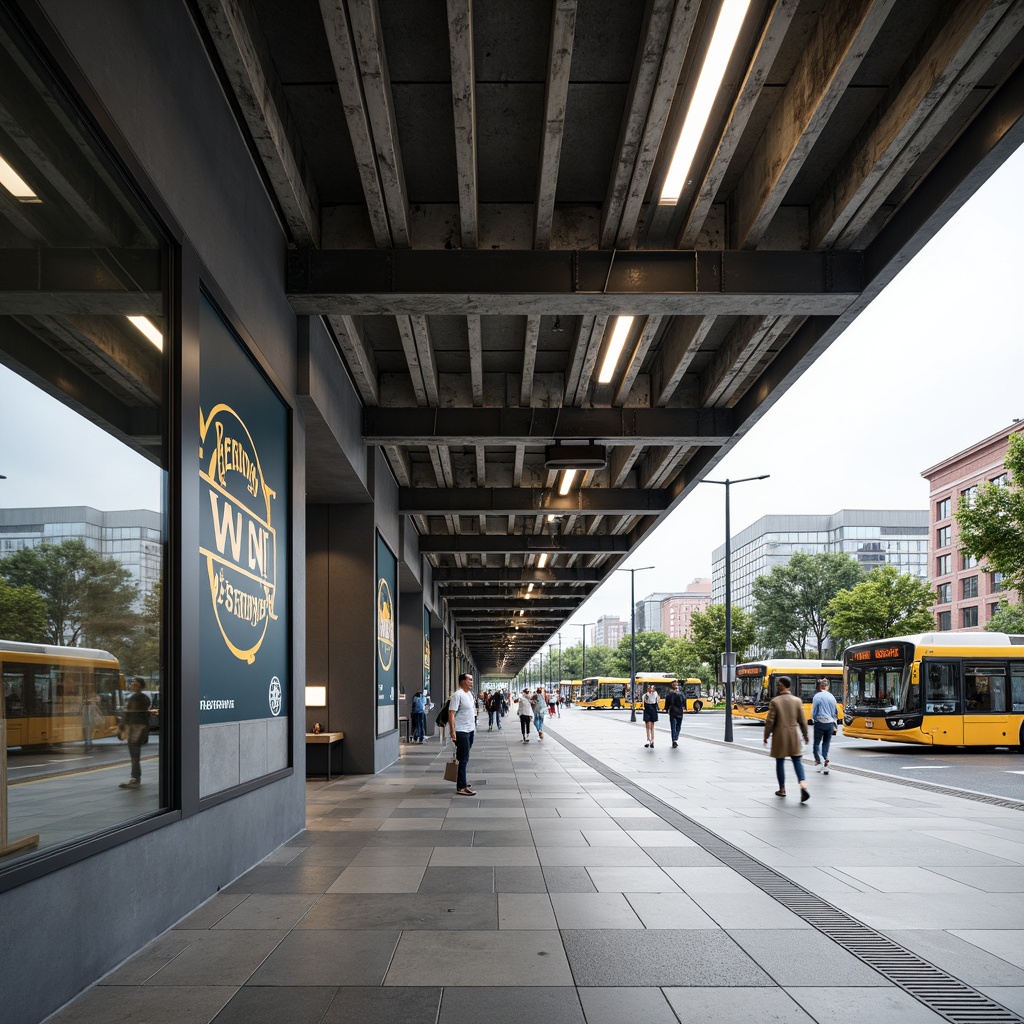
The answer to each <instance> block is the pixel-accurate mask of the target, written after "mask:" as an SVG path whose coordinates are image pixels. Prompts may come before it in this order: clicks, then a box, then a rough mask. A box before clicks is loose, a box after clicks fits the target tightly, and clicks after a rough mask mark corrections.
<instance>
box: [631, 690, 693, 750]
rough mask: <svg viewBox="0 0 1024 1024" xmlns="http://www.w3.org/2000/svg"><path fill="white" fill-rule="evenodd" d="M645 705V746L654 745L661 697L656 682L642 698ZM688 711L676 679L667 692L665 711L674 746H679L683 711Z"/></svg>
mask: <svg viewBox="0 0 1024 1024" xmlns="http://www.w3.org/2000/svg"><path fill="white" fill-rule="evenodd" d="M640 700H641V703H642V704H643V706H644V729H646V731H647V742H646V743H645V744H644V746H645V747H651V748H653V747H654V725H655V723H656V722H657V721H658V703H659V701H660V700H661V697H660V696H659V695H658V691H657V689H656V687H655V685H654V683H650V684H648V686H647V692H646V693H645V694H644V695H643V696H642V697H641V698H640ZM685 711H686V701H685V700H684V699H683V695H682V693H680V691H679V683H677V682H676V681H675V680H674V679H673V680H672V682H671V683H669V688H668V692H667V693H666V694H665V712H666V714H667V715H668V726H669V731H670V735H671V737H672V746H673V747H678V746H679V732H680V730H681V729H682V727H683V713H684V712H685Z"/></svg>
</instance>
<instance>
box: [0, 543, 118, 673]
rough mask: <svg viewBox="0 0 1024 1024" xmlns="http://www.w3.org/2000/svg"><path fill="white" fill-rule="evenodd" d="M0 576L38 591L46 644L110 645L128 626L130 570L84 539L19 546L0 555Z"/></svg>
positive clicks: (13, 583)
mask: <svg viewBox="0 0 1024 1024" xmlns="http://www.w3.org/2000/svg"><path fill="white" fill-rule="evenodd" d="M0 576H2V577H3V578H5V579H6V580H7V582H8V583H10V584H11V585H12V586H15V587H25V586H28V587H34V588H35V589H36V590H37V591H39V593H40V594H41V595H42V597H43V600H44V601H45V602H46V617H47V637H46V639H47V641H48V642H49V643H51V644H56V645H58V646H68V647H79V646H82V645H90V644H91V645H93V646H96V647H110V648H113V647H115V646H118V645H119V644H121V643H123V642H124V640H125V638H126V637H127V636H128V635H129V633H130V632H131V629H132V626H133V624H134V618H135V614H134V613H133V611H132V603H133V602H134V600H135V598H136V595H137V588H136V586H135V584H134V583H133V582H132V574H131V573H130V572H129V571H128V570H127V569H125V568H124V566H122V565H121V563H120V562H118V561H116V560H115V559H113V558H104V557H103V556H102V555H100V554H98V553H97V552H95V551H90V550H89V549H88V548H87V547H86V546H85V543H84V541H81V540H66V541H63V542H62V543H61V544H57V545H54V544H41V545H40V546H39V547H37V548H22V549H21V550H20V551H15V552H14V554H12V555H9V556H8V557H7V558H5V559H3V561H0ZM115 653H116V652H115Z"/></svg>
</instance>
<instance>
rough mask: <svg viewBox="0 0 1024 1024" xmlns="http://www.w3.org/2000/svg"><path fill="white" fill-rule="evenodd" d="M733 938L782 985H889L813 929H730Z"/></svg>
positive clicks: (869, 986)
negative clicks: (782, 931)
mask: <svg viewBox="0 0 1024 1024" xmlns="http://www.w3.org/2000/svg"><path fill="white" fill-rule="evenodd" d="M729 935H730V936H731V937H732V939H733V941H734V942H735V943H736V944H737V945H738V946H739V947H740V948H741V949H742V950H744V951H745V952H746V953H747V955H748V956H750V958H751V959H752V960H754V961H755V962H756V963H757V964H758V966H759V967H760V968H761V969H762V970H763V971H764V972H765V973H766V974H768V975H769V976H770V977H771V979H772V980H773V981H774V982H775V983H776V984H777V985H780V986H782V987H790V986H813V985H818V984H821V982H822V979H823V978H824V979H828V984H829V985H844V986H850V985H860V986H863V987H865V988H871V987H878V988H883V987H888V986H890V985H891V984H892V982H890V981H887V980H886V979H885V978H883V977H882V975H880V974H879V973H878V972H877V971H874V970H872V969H871V968H870V967H868V966H867V965H866V964H865V963H864V962H863V961H861V960H858V959H857V957H855V956H854V955H853V954H852V953H849V952H847V951H846V950H845V949H843V948H842V947H841V946H839V945H837V944H836V943H835V942H833V941H832V940H831V939H829V938H827V937H826V936H825V935H822V934H821V932H818V931H815V930H813V929H810V930H807V931H800V932H794V931H789V932H785V933H779V932H775V931H772V930H769V929H766V928H757V929H740V928H731V929H729Z"/></svg>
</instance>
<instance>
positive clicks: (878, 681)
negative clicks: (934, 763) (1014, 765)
mask: <svg viewBox="0 0 1024 1024" xmlns="http://www.w3.org/2000/svg"><path fill="white" fill-rule="evenodd" d="M843 680H844V688H845V695H846V706H845V709H844V714H843V735H844V736H855V737H858V738H866V739H873V740H892V741H894V742H897V743H927V744H932V745H934V746H954V747H961V746H962V747H1008V746H1016V747H1019V748H1021V749H1022V750H1024V636H1009V635H1007V634H1006V633H945V632H943V633H919V634H916V635H914V636H898V637H894V638H893V639H891V640H872V641H870V642H868V643H861V644H855V645H854V646H852V647H850V648H848V649H847V651H846V653H845V654H844V656H843Z"/></svg>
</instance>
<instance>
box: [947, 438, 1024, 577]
mask: <svg viewBox="0 0 1024 1024" xmlns="http://www.w3.org/2000/svg"><path fill="white" fill-rule="evenodd" d="M1004 465H1005V466H1006V469H1007V470H1008V471H1009V474H1010V482H1009V484H1007V485H1006V486H1000V485H999V484H991V483H989V484H982V485H981V486H980V487H979V488H978V492H977V494H976V495H975V497H974V500H973V502H972V501H969V500H967V498H966V497H962V498H961V499H960V507H959V508H958V509H957V511H956V521H957V525H958V526H959V527H960V547H961V549H962V550H963V551H964V553H966V554H968V555H973V556H974V557H975V558H977V559H978V560H979V561H980V560H981V559H983V558H984V559H985V560H986V561H987V562H988V565H989V568H991V569H992V570H993V571H994V572H999V573H1002V574H1003V583H1004V586H1005V587H1006V588H1007V589H1012V590H1017V591H1024V433H1017V434H1012V435H1011V436H1010V445H1009V448H1008V449H1007V452H1006V459H1005V460H1004Z"/></svg>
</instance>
